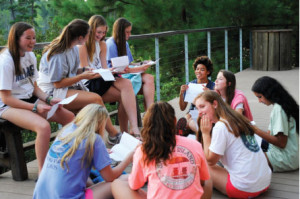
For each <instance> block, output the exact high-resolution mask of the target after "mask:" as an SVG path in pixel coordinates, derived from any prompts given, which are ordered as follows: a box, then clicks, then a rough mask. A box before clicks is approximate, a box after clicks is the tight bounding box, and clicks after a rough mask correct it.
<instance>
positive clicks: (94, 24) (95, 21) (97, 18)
mask: <svg viewBox="0 0 300 199" xmlns="http://www.w3.org/2000/svg"><path fill="white" fill-rule="evenodd" d="M88 24H89V25H90V28H91V33H90V35H89V38H88V40H87V41H86V42H85V45H86V49H87V53H88V56H89V59H90V61H91V62H92V61H93V58H94V56H93V55H94V53H95V49H96V46H95V34H96V29H97V28H98V27H99V26H106V27H107V23H106V21H105V19H104V17H102V16H101V15H94V16H92V17H91V18H90V20H89V22H88ZM106 31H107V30H106ZM104 37H105V36H104Z"/></svg>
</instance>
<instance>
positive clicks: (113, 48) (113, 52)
mask: <svg viewBox="0 0 300 199" xmlns="http://www.w3.org/2000/svg"><path fill="white" fill-rule="evenodd" d="M106 46H107V52H106V62H107V66H108V67H109V68H111V67H112V66H111V58H114V57H119V56H118V48H117V44H116V42H115V40H114V38H112V37H110V38H109V39H108V40H106ZM126 52H127V56H128V59H129V63H131V62H133V57H132V54H131V51H130V48H129V45H128V43H127V41H126Z"/></svg>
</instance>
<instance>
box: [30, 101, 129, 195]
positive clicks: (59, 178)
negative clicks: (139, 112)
mask: <svg viewBox="0 0 300 199" xmlns="http://www.w3.org/2000/svg"><path fill="white" fill-rule="evenodd" d="M107 118H108V113H107V110H106V109H105V107H103V106H101V105H98V104H89V105H87V106H86V107H84V108H83V109H82V110H81V111H80V112H79V113H78V114H77V115H76V118H75V120H74V121H73V122H72V123H70V124H69V125H67V126H66V127H64V128H63V129H61V130H60V131H59V134H58V136H57V138H56V140H55V141H54V142H53V144H52V146H51V147H50V149H49V152H48V154H47V158H46V161H45V164H44V167H43V169H42V172H41V175H40V177H39V179H38V181H37V184H36V186H35V190H34V194H33V198H36V199H47V198H86V199H93V198H112V194H111V183H110V182H112V181H113V180H114V179H116V178H118V177H119V176H120V175H121V173H122V171H123V170H124V169H125V168H126V167H127V166H128V165H129V164H130V163H131V162H132V157H133V152H131V153H130V154H129V155H128V156H127V157H125V159H124V160H123V161H122V162H121V163H120V164H119V165H118V166H116V167H115V168H113V169H112V168H111V166H110V164H111V159H110V157H109V155H108V152H107V149H106V147H105V144H104V142H103V138H102V137H103V136H104V127H105V124H106V121H107ZM92 167H93V168H95V169H97V170H98V171H99V172H100V174H101V176H102V177H103V179H104V180H105V182H102V183H98V184H95V185H92V186H90V187H87V186H86V184H87V180H88V177H89V174H90V171H91V168H92Z"/></svg>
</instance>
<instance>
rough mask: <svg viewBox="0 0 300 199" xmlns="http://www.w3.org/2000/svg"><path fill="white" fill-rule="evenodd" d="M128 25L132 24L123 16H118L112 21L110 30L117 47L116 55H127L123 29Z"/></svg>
mask: <svg viewBox="0 0 300 199" xmlns="http://www.w3.org/2000/svg"><path fill="white" fill-rule="evenodd" d="M129 26H132V24H131V23H130V22H129V21H128V20H127V19H125V18H119V19H117V20H116V21H115V23H114V26H113V30H112V31H113V38H114V40H115V42H116V45H117V49H118V56H124V55H127V52H126V35H125V29H126V28H128V27H129Z"/></svg>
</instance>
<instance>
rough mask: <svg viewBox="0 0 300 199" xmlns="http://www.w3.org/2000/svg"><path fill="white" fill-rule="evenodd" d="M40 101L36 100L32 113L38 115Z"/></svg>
mask: <svg viewBox="0 0 300 199" xmlns="http://www.w3.org/2000/svg"><path fill="white" fill-rule="evenodd" d="M38 102H39V100H36V102H35V103H34V105H33V109H32V112H34V113H37V105H38Z"/></svg>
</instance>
